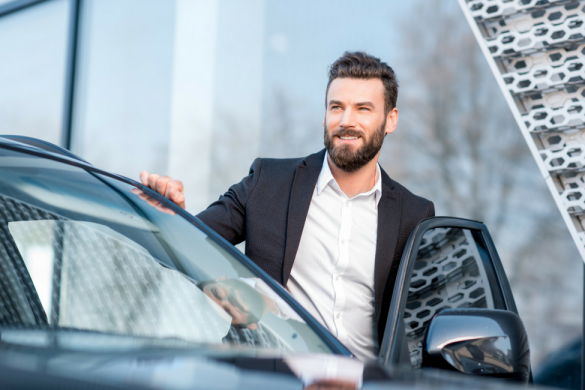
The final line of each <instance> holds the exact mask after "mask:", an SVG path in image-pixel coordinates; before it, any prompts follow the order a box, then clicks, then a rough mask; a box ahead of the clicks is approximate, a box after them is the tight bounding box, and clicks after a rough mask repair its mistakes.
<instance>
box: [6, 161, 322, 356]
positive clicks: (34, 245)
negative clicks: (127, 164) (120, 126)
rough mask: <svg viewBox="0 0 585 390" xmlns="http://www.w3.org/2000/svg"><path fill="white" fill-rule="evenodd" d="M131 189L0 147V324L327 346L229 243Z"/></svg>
mask: <svg viewBox="0 0 585 390" xmlns="http://www.w3.org/2000/svg"><path fill="white" fill-rule="evenodd" d="M2 153H5V154H6V155H7V156H3V155H2ZM62 167H63V168H62ZM133 188H134V187H132V186H130V185H127V184H124V183H121V182H119V181H118V180H115V179H112V178H109V177H105V176H100V175H98V174H93V173H88V172H86V171H84V170H82V169H79V168H76V167H72V166H67V165H64V164H60V163H57V162H54V161H52V162H46V161H45V160H42V159H39V158H36V157H32V156H26V155H23V154H19V153H16V152H9V151H1V150H0V257H1V258H2V259H1V260H2V264H3V267H0V280H2V281H3V282H2V283H0V290H2V291H0V300H1V301H2V302H0V303H1V304H2V305H3V307H4V311H3V312H2V313H0V326H1V327H5V326H7V325H10V326H12V327H13V326H16V325H29V326H30V325H39V326H50V327H57V328H67V329H82V330H90V331H95V332H103V333H108V334H120V335H129V336H136V337H152V338H174V339H181V340H186V341H192V342H196V343H206V344H235V345H240V346H246V347H253V348H262V349H270V350H277V351H282V352H286V351H297V352H322V353H331V351H330V349H329V348H328V347H327V346H326V344H324V342H323V340H322V339H321V338H320V337H319V336H318V335H317V334H316V333H315V332H314V331H313V330H312V329H311V328H310V327H309V326H307V325H306V324H305V323H304V321H303V320H302V319H301V318H300V317H299V316H298V314H297V313H296V312H295V311H294V310H293V309H292V308H291V307H290V306H289V305H288V304H286V302H285V301H284V300H283V299H282V298H281V297H280V295H278V293H276V292H275V291H273V290H272V289H271V288H270V287H269V286H268V285H267V284H266V283H265V282H264V281H263V280H261V279H260V278H258V276H257V275H255V274H254V273H253V272H251V271H250V269H249V268H248V267H247V266H246V265H244V264H243V263H241V262H240V260H239V259H238V258H237V257H235V256H234V255H233V254H232V253H231V252H229V251H227V250H225V249H223V247H221V246H220V245H219V244H218V243H216V242H215V241H214V240H213V239H212V238H210V237H208V236H207V235H206V234H204V233H203V232H201V231H200V230H199V229H197V228H196V227H195V226H193V225H192V224H191V223H190V222H188V221H187V220H185V219H184V218H182V217H180V216H177V215H170V214H168V213H165V212H163V211H161V210H159V209H157V208H156V207H150V206H149V205H148V203H147V202H144V201H143V200H141V199H140V198H139V197H138V196H136V194H134V193H132V189H133Z"/></svg>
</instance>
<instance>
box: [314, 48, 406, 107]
mask: <svg viewBox="0 0 585 390" xmlns="http://www.w3.org/2000/svg"><path fill="white" fill-rule="evenodd" d="M338 78H353V79H380V80H382V83H383V84H384V100H385V104H384V112H385V113H386V114H387V113H388V112H389V111H390V110H392V109H393V108H394V107H396V99H397V98H398V81H397V80H396V74H394V71H393V70H392V68H391V67H390V66H388V64H386V63H385V62H382V61H380V59H379V58H376V57H374V56H371V55H369V54H367V53H365V52H363V51H346V52H345V53H343V55H342V56H341V57H339V58H338V59H337V60H336V61H335V62H334V63H333V64H332V65H331V67H330V68H329V82H328V83H327V89H326V90H325V106H327V93H328V92H329V86H330V85H331V83H332V82H333V80H335V79H338Z"/></svg>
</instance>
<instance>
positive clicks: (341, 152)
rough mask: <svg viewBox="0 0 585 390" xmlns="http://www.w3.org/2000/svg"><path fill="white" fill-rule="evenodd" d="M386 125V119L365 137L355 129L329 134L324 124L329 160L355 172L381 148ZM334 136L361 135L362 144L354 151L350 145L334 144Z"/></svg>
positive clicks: (342, 168) (340, 167) (345, 169)
mask: <svg viewBox="0 0 585 390" xmlns="http://www.w3.org/2000/svg"><path fill="white" fill-rule="evenodd" d="M385 127H386V119H384V123H382V126H380V128H378V129H377V130H376V131H374V133H373V134H372V135H371V136H370V137H369V138H365V137H364V136H365V134H364V132H362V131H356V130H351V129H341V130H338V131H334V132H333V133H332V134H331V135H330V134H329V132H328V131H327V125H325V135H324V139H325V148H326V149H327V153H329V157H331V161H333V163H334V164H335V165H336V166H337V167H338V168H339V169H341V170H343V171H345V172H355V171H357V170H359V169H360V168H362V167H363V166H364V165H366V164H367V163H369V162H370V161H372V159H373V158H374V157H376V154H378V152H379V151H380V149H381V148H382V144H383V143H384V134H385V132H384V128H385ZM335 137H361V138H362V139H363V145H362V146H361V147H359V148H358V149H357V150H356V151H354V150H353V148H352V147H351V145H347V144H344V145H341V146H337V147H336V146H335V145H334V144H333V139H334V138H335Z"/></svg>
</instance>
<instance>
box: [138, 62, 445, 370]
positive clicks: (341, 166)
mask: <svg viewBox="0 0 585 390" xmlns="http://www.w3.org/2000/svg"><path fill="white" fill-rule="evenodd" d="M397 96H398V83H397V81H396V76H395V74H394V71H393V70H392V68H391V67H390V66H388V65H387V64H386V63H384V62H382V61H380V59H378V58H376V57H373V56H371V55H368V54H366V53H363V52H346V53H344V55H343V56H342V57H341V58H339V59H338V60H337V61H335V62H334V63H333V65H331V67H330V70H329V83H328V85H327V90H326V92H325V104H326V111H325V118H324V120H323V126H324V128H325V131H324V138H325V149H324V150H322V151H320V152H318V153H315V154H312V155H310V156H308V157H304V158H296V159H264V158H257V159H256V160H255V161H254V163H253V164H252V167H251V168H250V174H249V175H248V176H246V177H245V178H244V179H243V180H242V181H241V182H239V183H237V184H234V185H233V186H232V187H230V189H229V190H228V191H227V192H226V193H225V194H224V195H223V196H221V197H220V198H219V200H218V201H216V202H214V203H212V204H211V205H210V206H209V207H208V208H207V209H206V210H205V211H203V212H201V213H200V214H198V215H197V217H198V218H199V219H200V220H201V221H203V222H204V223H205V224H207V225H208V226H209V227H211V228H212V229H214V230H215V231H216V232H217V233H219V234H220V235H221V236H223V237H224V238H225V239H226V240H227V241H229V242H230V243H232V244H234V245H235V244H238V243H240V242H242V241H244V240H245V241H246V255H247V256H248V257H249V258H250V259H252V261H254V262H255V263H256V264H258V265H259V266H260V267H261V268H262V269H263V270H264V271H266V272H267V273H268V274H269V275H270V276H272V277H273V278H274V279H275V280H276V281H278V282H280V283H281V284H282V285H283V286H285V287H286V289H287V290H288V291H289V292H290V294H291V295H292V296H293V297H294V298H295V299H296V300H297V301H298V302H299V303H300V304H301V305H302V306H303V307H304V308H305V309H306V310H307V311H308V312H309V313H311V314H312V315H313V316H314V317H315V318H316V319H317V320H318V321H319V322H320V323H321V324H323V325H324V326H325V327H326V328H327V329H328V330H329V331H330V332H331V333H332V334H333V335H335V336H336V337H337V338H338V339H339V340H340V341H341V342H342V343H344V344H345V345H346V346H347V348H348V349H349V350H350V351H352V352H353V353H354V355H356V356H357V357H358V358H360V359H362V360H370V359H375V358H376V357H377V355H378V349H379V343H380V342H381V341H382V336H383V332H384V328H385V324H386V317H387V314H388V308H389V304H390V299H391V295H392V291H393V289H394V282H395V280H396V274H397V272H398V266H399V263H400V258H401V257H402V252H403V250H404V246H405V245H406V240H407V239H408V236H409V235H410V232H411V231H412V230H413V229H414V227H415V226H416V225H417V223H418V222H419V221H420V220H421V219H424V218H427V217H432V216H434V214H435V209H434V206H433V203H432V202H430V201H428V200H426V199H423V198H421V197H418V196H416V195H414V194H412V193H411V192H410V191H408V190H407V189H406V188H404V187H403V186H401V185H400V184H398V183H397V182H396V181H394V180H392V179H391V178H390V177H389V176H388V175H387V174H386V172H384V170H382V169H381V168H380V166H379V165H378V157H379V156H380V148H381V147H382V143H383V141H384V137H385V136H386V134H390V133H392V132H393V131H394V130H395V129H396V124H397V122H398V109H397V108H396V98H397ZM140 179H141V181H142V183H143V184H144V185H146V186H149V187H151V188H152V189H155V190H156V191H158V192H159V193H161V194H162V195H164V196H166V197H167V198H169V199H171V200H172V201H174V202H175V203H177V204H178V205H179V206H181V207H183V208H184V207H185V197H184V194H183V185H182V183H181V182H180V181H178V180H173V179H171V178H170V177H168V176H166V177H160V176H159V175H156V174H149V173H148V172H141V174H140Z"/></svg>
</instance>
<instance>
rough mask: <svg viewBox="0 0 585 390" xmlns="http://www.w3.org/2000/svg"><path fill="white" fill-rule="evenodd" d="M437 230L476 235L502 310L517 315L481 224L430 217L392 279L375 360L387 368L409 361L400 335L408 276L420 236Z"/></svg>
mask: <svg viewBox="0 0 585 390" xmlns="http://www.w3.org/2000/svg"><path fill="white" fill-rule="evenodd" d="M440 227H453V228H461V229H469V230H475V231H478V232H479V234H480V235H481V238H482V239H483V241H484V244H485V246H486V249H487V254H488V256H489V257H490V259H491V260H492V263H493V267H494V273H495V276H496V279H497V282H498V283H499V286H498V288H499V289H500V290H501V293H502V297H503V300H504V304H505V306H506V310H509V311H512V312H514V313H516V314H518V310H517V308H516V303H515V301H514V296H513V295H512V290H511V288H510V284H509V282H508V278H507V277H506V274H505V272H504V267H503V266H502V262H501V260H500V257H499V255H498V252H497V250H496V247H495V245H494V242H493V240H492V238H491V235H490V233H489V231H488V229H487V227H486V226H485V224H484V223H483V222H479V221H473V220H469V219H463V218H455V217H430V218H426V219H423V220H421V221H420V222H419V223H418V224H417V226H416V227H415V228H414V230H413V231H412V233H411V234H410V236H409V238H408V241H407V242H406V246H405V248H404V252H403V253H402V258H401V260H400V266H399V268H398V274H397V276H396V283H395V285H394V291H393V294H392V300H391V302H390V308H389V310H388V318H387V322H386V328H385V331H384V339H383V340H382V344H381V348H380V355H379V360H380V362H381V363H382V364H383V365H385V366H387V365H401V364H405V363H407V362H408V364H409V361H408V360H407V357H405V355H404V348H403V346H404V344H405V343H406V338H405V331H404V329H405V328H404V317H403V316H404V310H405V307H406V301H407V297H408V288H409V285H410V280H411V278H412V272H413V268H414V263H415V261H416V256H417V254H418V248H419V246H420V244H421V241H422V238H423V235H424V234H425V233H426V232H427V231H428V230H429V229H434V228H440Z"/></svg>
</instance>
